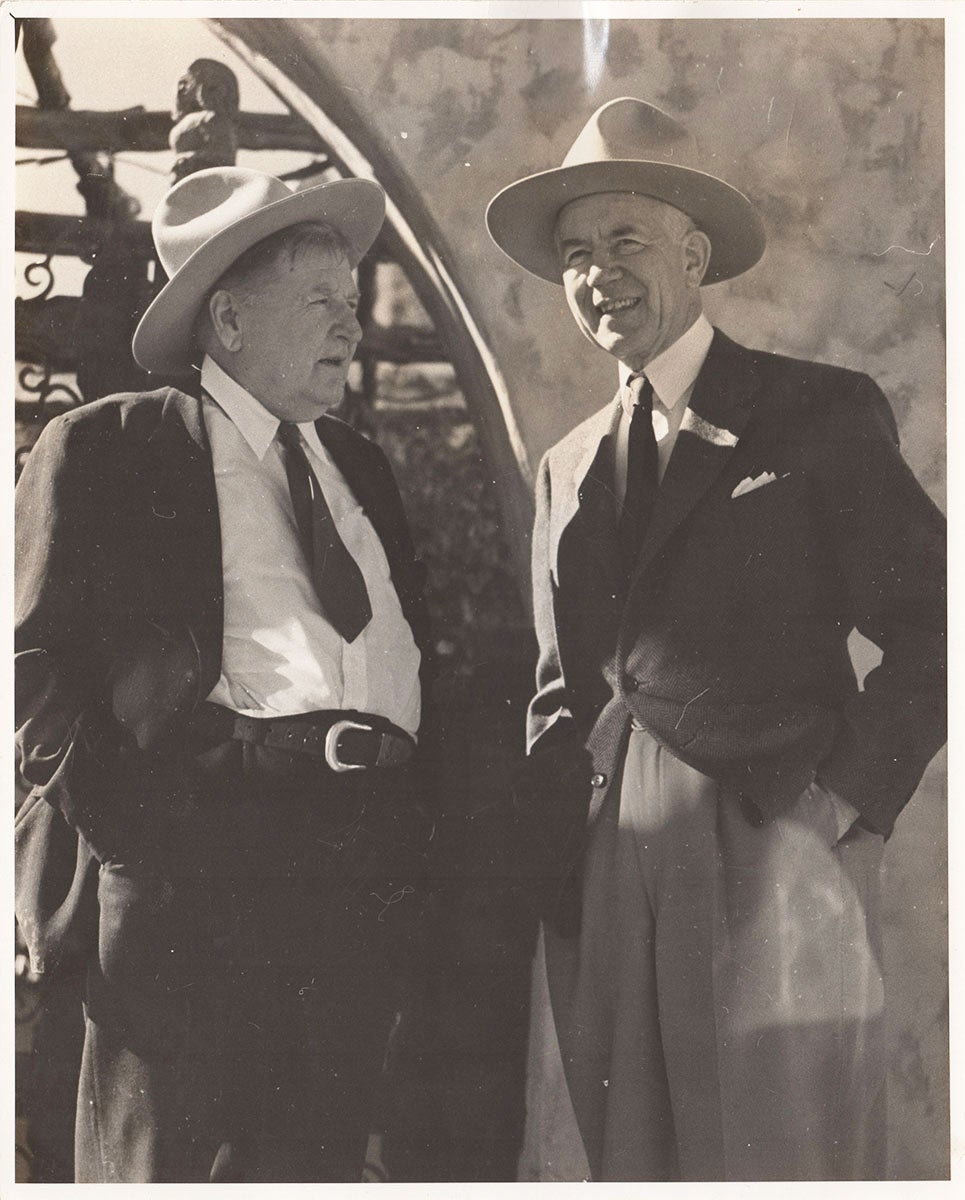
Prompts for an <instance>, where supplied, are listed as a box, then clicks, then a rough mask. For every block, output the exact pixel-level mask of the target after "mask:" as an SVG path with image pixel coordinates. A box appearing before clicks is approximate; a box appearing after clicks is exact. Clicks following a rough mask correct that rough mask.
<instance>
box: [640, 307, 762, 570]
mask: <svg viewBox="0 0 965 1200" xmlns="http://www.w3.org/2000/svg"><path fill="white" fill-rule="evenodd" d="M758 387H759V380H758V377H757V372H756V369H755V367H754V362H753V358H752V356H751V355H750V354H749V353H748V352H747V351H746V350H744V349H743V347H741V346H738V345H737V344H736V343H734V342H732V341H731V340H730V339H729V338H728V337H725V335H724V334H722V333H721V332H720V330H719V329H718V330H715V331H714V340H713V342H712V343H711V346H710V350H709V351H708V353H707V358H706V360H705V361H704V365H703V367H702V368H701V370H700V374H699V375H698V376H697V382H696V384H695V385H694V390H693V394H692V396H691V398H690V404H689V406H688V409H687V412H686V413H685V414H684V420H683V421H682V423H681V426H680V432H679V433H678V435H677V441H676V444H675V445H674V449H673V454H671V456H670V462H669V463H668V464H667V470H666V473H665V474H664V477H663V480H662V482H661V484H660V489H659V491H658V493H657V501H656V504H655V506H654V510H653V517H652V519H651V521H650V524H649V526H648V528H647V532H646V536H645V537H644V540H643V545H642V547H641V549H640V557H639V559H638V561H637V565H636V567H635V569H634V574H633V583H636V581H637V580H638V579H639V577H640V575H641V573H642V572H643V571H645V570H646V568H647V567H648V566H649V564H650V563H651V562H653V560H654V558H655V557H656V555H657V554H658V553H659V552H660V550H661V549H662V548H663V547H664V546H665V545H666V543H667V539H668V538H669V537H671V535H672V534H673V533H674V532H675V531H676V530H677V529H678V528H679V527H680V525H681V524H682V522H683V521H684V520H685V519H686V517H687V516H688V515H689V514H690V512H692V510H693V508H694V506H695V505H696V504H697V503H698V501H699V500H700V499H701V497H702V496H703V495H704V494H705V493H706V492H707V490H708V488H709V487H710V486H711V484H713V482H714V480H715V479H717V477H718V476H719V475H720V473H721V471H722V470H723V469H724V467H725V466H726V464H727V463H728V462H729V461H730V457H731V455H732V454H733V453H734V449H735V447H736V446H737V443H738V441H739V440H740V436H741V434H742V433H743V431H744V427H745V426H746V424H747V422H748V420H749V418H750V415H751V412H752V410H753V399H754V394H755V393H756V391H757V389H758ZM631 586H632V585H631Z"/></svg>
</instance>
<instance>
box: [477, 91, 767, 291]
mask: <svg viewBox="0 0 965 1200" xmlns="http://www.w3.org/2000/svg"><path fill="white" fill-rule="evenodd" d="M697 163H698V155H697V145H696V142H695V140H694V138H693V136H692V135H691V134H690V133H689V132H688V131H687V130H686V129H685V128H684V126H683V125H681V124H680V122H679V121H676V120H675V119H674V118H673V117H671V116H670V115H669V114H668V113H665V112H664V111H663V110H662V109H659V108H657V107H656V106H655V105H653V104H648V103H646V101H644V100H636V99H634V98H633V97H631V96H624V97H622V98H621V99H619V100H610V101H609V102H608V103H607V104H604V105H603V106H602V107H600V108H598V109H597V110H596V112H595V113H594V114H593V116H592V117H590V119H589V121H587V123H586V125H585V126H584V127H583V130H582V132H581V133H580V135H579V137H578V138H577V139H576V141H575V142H574V143H573V145H572V146H571V147H570V150H569V153H568V154H567V155H566V157H565V158H564V159H563V164H562V166H559V167H555V168H554V169H553V170H550V171H540V172H539V173H538V174H536V175H528V176H527V177H526V178H525V179H520V180H518V181H517V182H516V183H511V184H510V185H509V186H508V187H505V188H503V190H502V191H501V192H499V194H498V195H497V196H496V197H495V198H494V199H493V200H492V201H491V202H490V205H489V208H488V209H487V211H486V224H487V226H488V227H489V232H490V234H491V235H492V237H493V240H494V241H495V242H496V244H497V246H499V247H500V249H501V250H503V251H504V252H505V253H506V254H508V255H509V257H510V258H511V259H513V260H514V261H515V262H517V263H519V265H520V266H521V267H525V268H526V270H527V271H531V272H532V273H533V274H534V275H538V276H539V277H540V278H541V279H548V280H549V281H550V282H551V283H561V282H562V270H561V268H560V262H559V256H558V254H557V250H556V244H555V242H554V237H553V235H554V230H555V228H556V219H557V217H558V216H559V214H560V211H561V210H562V209H563V208H564V207H565V206H566V205H567V204H569V203H570V202H571V201H573V200H578V199H580V198H581V197H582V196H591V195H594V194H595V193H597V192H632V193H634V194H636V195H640V196H652V197H653V198H654V199H657V200H663V201H665V202H666V203H667V204H672V205H673V206H674V208H679V209H680V211H681V212H684V213H686V214H687V215H688V216H689V217H690V218H691V219H692V220H693V221H694V223H695V224H696V225H697V227H698V228H699V229H701V230H703V232H704V233H706V234H707V236H708V238H709V239H710V243H711V255H710V262H709V264H708V267H707V272H706V274H705V276H704V283H719V282H720V281H721V280H723V279H731V278H733V276H735V275H740V274H741V272H742V271H746V270H747V269H748V267H752V266H753V265H754V263H756V262H757V260H758V259H759V258H760V257H761V255H762V254H763V253H764V242H765V235H764V225H763V223H762V221H761V218H760V216H759V215H758V213H757V211H756V209H755V208H754V206H753V205H752V204H751V202H750V200H748V198H747V197H746V196H745V195H744V194H743V193H742V192H739V191H738V190H737V188H735V187H732V186H731V185H730V184H729V183H725V182H724V180H723V179H718V178H717V176H716V175H711V174H708V172H706V171H703V170H701V169H700V168H699V166H698V165H697Z"/></svg>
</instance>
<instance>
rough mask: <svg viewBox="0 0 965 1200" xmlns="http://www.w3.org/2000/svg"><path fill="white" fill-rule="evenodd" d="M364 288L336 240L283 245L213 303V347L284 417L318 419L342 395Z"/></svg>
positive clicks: (232, 280) (226, 283) (226, 285)
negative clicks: (361, 287) (358, 281)
mask: <svg viewBox="0 0 965 1200" xmlns="http://www.w3.org/2000/svg"><path fill="white" fill-rule="evenodd" d="M358 301H359V292H358V287H357V286H356V283H355V278H354V275H353V273H352V268H351V265H350V264H349V261H348V259H347V257H346V256H345V253H344V251H343V249H342V248H341V246H340V245H339V244H338V242H337V240H334V239H333V238H332V237H330V236H329V237H323V238H322V239H318V238H310V239H309V240H308V241H306V242H303V243H302V244H298V243H296V244H295V245H293V246H290V247H284V246H283V247H282V248H281V249H279V250H278V251H277V252H276V253H274V254H273V255H272V256H271V257H270V258H269V260H268V262H267V263H260V264H258V266H257V267H256V268H255V269H253V270H248V271H245V272H244V273H243V274H242V275H241V276H240V277H234V276H232V274H231V273H230V272H229V274H228V275H227V276H226V277H225V279H223V280H222V281H221V285H220V287H219V288H218V290H216V291H215V292H214V293H213V294H212V296H211V298H210V301H209V311H210V323H211V327H212V328H211V331H210V332H211V334H213V335H214V336H213V337H212V336H210V335H209V337H208V339H207V347H206V348H207V349H208V352H209V353H211V354H212V356H213V357H214V358H215V359H216V361H217V362H218V363H219V365H220V366H222V367H223V368H224V370H225V371H227V372H228V374H229V375H231V377H232V378H233V379H235V380H236V381H237V382H238V383H240V384H241V385H242V387H244V388H246V389H247V391H249V392H250V393H251V394H252V395H253V396H254V397H255V399H256V400H258V401H259V402H260V403H261V404H262V405H264V407H265V408H267V409H268V411H269V412H271V413H272V414H273V415H274V416H276V417H278V418H279V420H283V421H295V422H304V421H314V420H317V418H318V417H320V416H321V415H322V414H323V413H324V412H325V411H326V410H327V409H329V408H331V407H332V405H334V404H337V403H338V402H339V401H340V400H341V399H342V394H343V392H344V390H345V383H346V380H347V378H348V369H349V365H350V364H351V362H352V357H353V355H354V354H355V348H356V346H357V345H358V343H359V340H360V338H361V336H362V329H361V326H360V325H359V323H358V319H357V318H356V316H355V311H356V309H357V308H358Z"/></svg>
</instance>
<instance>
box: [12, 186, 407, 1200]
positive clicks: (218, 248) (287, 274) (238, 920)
mask: <svg viewBox="0 0 965 1200" xmlns="http://www.w3.org/2000/svg"><path fill="white" fill-rule="evenodd" d="M383 216H384V195H383V192H382V190H381V188H379V187H378V185H377V184H375V183H372V182H369V181H366V180H342V181H337V182H332V183H326V184H323V185H321V186H318V187H314V188H311V189H309V190H306V191H303V192H299V193H292V192H291V191H290V190H289V189H288V188H287V187H286V186H285V185H284V184H283V183H282V182H281V181H279V180H277V179H275V178H273V177H272V176H269V175H265V174H263V173H261V172H258V171H250V170H242V169H238V168H214V169H210V170H205V171H201V172H198V173H197V174H194V175H192V176H190V177H188V178H187V179H185V180H183V181H182V182H181V183H179V184H178V185H177V186H176V187H174V188H173V189H172V190H171V191H170V192H169V193H168V195H167V196H166V198H165V199H164V201H163V202H162V204H161V206H160V208H159V209H158V212H157V214H156V216H155V219H154V225H153V229H154V238H155V242H156V245H157V249H158V254H159V256H160V259H161V262H162V264H163V265H164V267H165V269H166V271H167V273H168V275H169V277H170V278H169V282H168V283H167V285H166V286H165V287H164V289H163V291H161V293H160V294H159V295H158V297H157V299H156V300H155V301H154V303H153V304H152V306H151V307H150V309H149V310H148V312H147V313H146V314H145V316H144V318H143V320H142V321H141V323H140V325H139V326H138V329H137V332H136V333H135V336H134V343H133V346H134V353H135V356H136V358H137V359H138V361H139V362H140V363H141V365H142V366H144V367H145V368H147V369H148V370H149V371H152V372H157V373H158V374H160V375H161V376H162V377H167V376H170V375H172V374H178V373H184V372H185V371H190V369H191V367H192V365H196V366H199V367H200V381H199V389H200V390H199V392H198V394H197V395H189V394H187V393H185V392H183V391H179V390H176V389H175V388H173V387H162V388H160V389H159V390H157V391H154V392H149V393H146V394H140V395H119V396H111V397H108V398H106V399H104V400H100V401H98V402H96V403H93V404H89V405H86V406H84V407H83V408H79V409H77V410H75V411H72V412H70V413H69V414H67V415H65V416H62V417H60V418H58V419H57V420H55V421H53V422H51V424H50V425H49V426H48V427H47V428H46V430H45V431H44V433H43V434H42V436H41V437H40V439H39V441H38V442H37V445H36V447H35V449H34V450H33V452H32V454H31V456H30V459H29V461H28V463H27V465H26V468H25V470H24V473H23V476H22V479H21V482H20V485H19V488H18V495H17V554H18V560H17V650H18V660H17V689H18V707H19V711H18V750H19V755H20V766H21V771H22V774H23V777H24V779H25V780H26V781H27V782H28V783H29V784H31V785H33V788H34V790H33V792H32V794H31V796H30V798H29V799H28V800H27V802H26V803H25V805H24V808H23V810H22V812H21V818H22V819H21V826H18V831H19V829H20V828H21V827H22V828H23V829H24V830H26V831H27V833H25V835H24V844H25V845H26V846H28V847H29V846H31V845H32V846H33V847H34V852H33V856H32V857H31V856H30V855H29V854H28V855H26V856H25V857H24V859H23V861H22V863H21V864H20V865H21V866H23V870H22V871H21V872H20V873H18V899H19V898H20V897H21V896H22V895H26V896H27V897H28V900H29V898H30V897H31V896H32V898H33V901H34V902H35V903H34V907H33V909H31V908H30V905H29V904H27V905H26V907H23V906H20V905H18V909H19V911H18V916H20V917H21V921H22V924H23V925H24V929H25V933H26V935H27V938H28V941H30V942H31V949H32V951H34V950H36V958H37V961H38V964H39V963H40V962H41V961H45V962H46V963H47V965H48V966H51V965H56V960H57V958H58V956H61V957H62V956H64V955H66V953H67V952H68V950H69V949H70V944H71V940H72V939H73V941H76V938H77V936H78V934H79V932H81V931H82V930H83V927H84V925H83V921H82V920H81V919H80V915H79V914H80V912H81V909H82V908H83V907H84V905H83V903H82V902H81V900H80V899H79V897H80V896H81V895H82V894H86V893H87V890H88V889H90V888H91V887H93V888H95V889H96V901H97V906H98V909H99V922H98V935H97V937H96V939H94V941H93V945H90V946H89V947H88V950H89V954H88V959H87V983H86V1005H85V1008H86V1041H85V1047H84V1057H83V1065H82V1070H81V1081H80V1096H79V1103H78V1113H77V1139H76V1178H77V1181H78V1182H108V1181H117V1182H126V1183H135V1182H191V1181H209V1180H210V1181H213V1182H219V1181H247V1182H251V1181H282V1182H307V1181H317V1180H332V1181H351V1180H356V1181H357V1180H358V1179H359V1178H360V1174H361V1168H362V1161H363V1158H364V1150H365V1145H366V1137H367V1132H368V1129H369V1117H370V1108H371V1103H372V1096H373V1089H374V1087H375V1085H376V1083H377V1080H378V1077H379V1073H380V1070H381V1067H382V1063H383V1058H384V1054H385V1048H386V1042H387V1035H388V1032H389V1029H390V1024H391V1021H392V1019H393V1016H394V1014H395V1010H396V1001H397V997H396V995H395V991H394V989H395V986H396V979H397V974H398V970H399V968H400V963H399V956H403V955H404V954H405V953H406V941H407V938H406V934H407V933H408V932H409V931H410V929H411V924H410V922H411V921H412V919H413V916H414V915H415V914H416V913H417V905H418V891H419V886H418V885H419V879H418V874H419V867H420V859H421V855H422V854H423V852H424V849H425V844H426V842H427V839H428V836H429V835H430V832H431V831H430V829H429V828H428V822H427V819H426V818H425V816H424V815H423V812H422V809H421V806H420V804H419V802H418V800H419V797H418V796H417V795H416V790H415V786H414V783H415V781H414V777H413V767H414V761H415V760H414V758H413V754H414V749H415V738H416V734H417V731H418V729H419V722H420V706H421V692H420V667H421V664H422V657H423V656H422V647H423V646H424V643H425V635H426V622H425V610H424V605H423V599H422V582H423V572H422V569H421V566H420V564H419V563H418V562H417V560H416V558H415V555H414V552H413V546H412V542H411V539H410V535H409V532H408V528H407V525H406V521H405V517H404V514H403V511H402V506H401V502H400V498H399V494H398V491H397V489H396V485H395V482H394V480H393V478H392V474H391V471H390V468H389V466H388V463H387V462H386V459H385V458H384V456H383V455H382V453H381V452H380V451H379V450H378V449H377V448H376V447H375V446H374V445H373V444H371V443H370V442H368V441H366V440H365V439H363V438H362V437H360V436H359V435H358V434H356V433H355V432H354V431H353V430H352V429H351V428H350V427H349V426H347V425H346V424H344V423H342V422H341V421H339V420H338V419H337V418H335V417H333V416H332V415H330V414H329V409H330V408H331V407H332V406H333V405H335V404H336V403H337V402H338V401H339V400H340V399H341V397H342V394H343V390H344V388H345V383H346V376H347V373H348V369H349V364H350V363H351V361H352V356H353V354H354V353H355V349H356V347H357V345H358V342H359V338H360V336H361V329H360V327H359V322H358V320H357V318H356V307H357V304H358V289H357V286H356V282H355V278H354V274H353V271H354V268H355V267H356V265H357V264H358V262H359V260H360V259H361V257H362V256H363V255H364V254H365V253H366V251H367V250H368V249H369V247H370V246H371V245H372V243H373V241H374V240H375V237H376V235H377V233H378V231H379V228H380V226H381V224H382V221H383ZM51 814H54V815H53V816H51ZM61 817H62V818H64V819H65V820H66V822H67V825H64V823H63V820H62V819H61ZM68 826H69V827H73V829H74V830H76V831H77V833H79V835H80V850H79V856H78V867H77V873H76V875H75V878H74V886H73V887H72V888H71V890H70V892H69V894H68V895H67V898H66V900H65V902H64V904H63V905H62V906H60V907H59V908H57V910H56V913H54V914H53V917H52V918H51V919H50V920H46V918H47V917H50V916H51V913H50V908H51V897H50V896H49V895H47V896H45V895H44V892H45V887H46V884H45V880H46V879H47V878H48V876H49V875H50V869H51V867H50V861H49V857H48V858H47V859H45V857H44V847H45V846H46V847H47V849H48V851H49V854H53V851H54V848H55V846H61V847H62V845H63V830H67V832H68V833H70V829H69V828H68ZM31 830H33V831H34V833H35V836H34V837H33V838H32V839H31V836H30V831H31ZM38 830H39V831H40V833H37V832H36V831H38ZM58 830H60V832H59V833H58ZM71 836H73V835H71ZM38 839H39V841H38ZM44 839H46V841H44ZM38 847H39V849H38ZM45 872H46V874H45ZM61 898H62V897H61ZM65 914H68V915H70V914H73V915H74V916H76V917H77V919H76V920H74V921H73V923H72V924H71V927H70V929H69V930H68V929H67V928H65V925H66V921H65V919H64V917H65Z"/></svg>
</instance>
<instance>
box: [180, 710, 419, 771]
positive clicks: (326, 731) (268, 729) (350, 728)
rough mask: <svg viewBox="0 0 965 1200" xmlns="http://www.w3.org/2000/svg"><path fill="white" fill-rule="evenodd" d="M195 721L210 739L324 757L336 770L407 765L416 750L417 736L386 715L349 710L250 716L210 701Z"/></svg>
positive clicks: (197, 726)
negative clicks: (388, 718)
mask: <svg viewBox="0 0 965 1200" xmlns="http://www.w3.org/2000/svg"><path fill="white" fill-rule="evenodd" d="M194 725H195V729H196V731H197V732H199V733H201V734H202V736H204V737H205V738H212V739H214V740H218V741H220V740H224V741H228V740H229V739H234V740H235V741H242V742H251V743H252V744H254V745H256V746H269V747H271V748H272V749H275V750H288V751H290V752H291V753H293V754H308V755H311V756H312V757H313V758H319V759H323V760H324V761H325V763H326V765H327V766H328V767H329V769H330V770H332V771H336V772H339V773H341V772H343V771H364V770H365V769H366V768H371V767H395V766H401V765H402V764H403V763H406V762H408V761H409V759H410V758H412V755H413V754H414V753H415V742H414V740H413V739H412V738H411V737H410V736H409V735H408V734H407V733H406V732H405V731H404V730H402V729H399V728H398V726H397V725H393V724H392V722H391V721H387V720H386V719H385V717H377V716H375V715H373V714H372V713H361V712H354V711H348V710H344V709H335V710H331V711H322V712H309V713H298V714H297V715H295V716H292V717H245V716H241V715H240V714H239V713H236V712H232V710H231V709H230V708H224V707H222V706H221V705H220V704H210V703H208V704H204V705H203V706H202V707H201V708H200V709H198V711H197V712H196V713H195V718H194Z"/></svg>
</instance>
